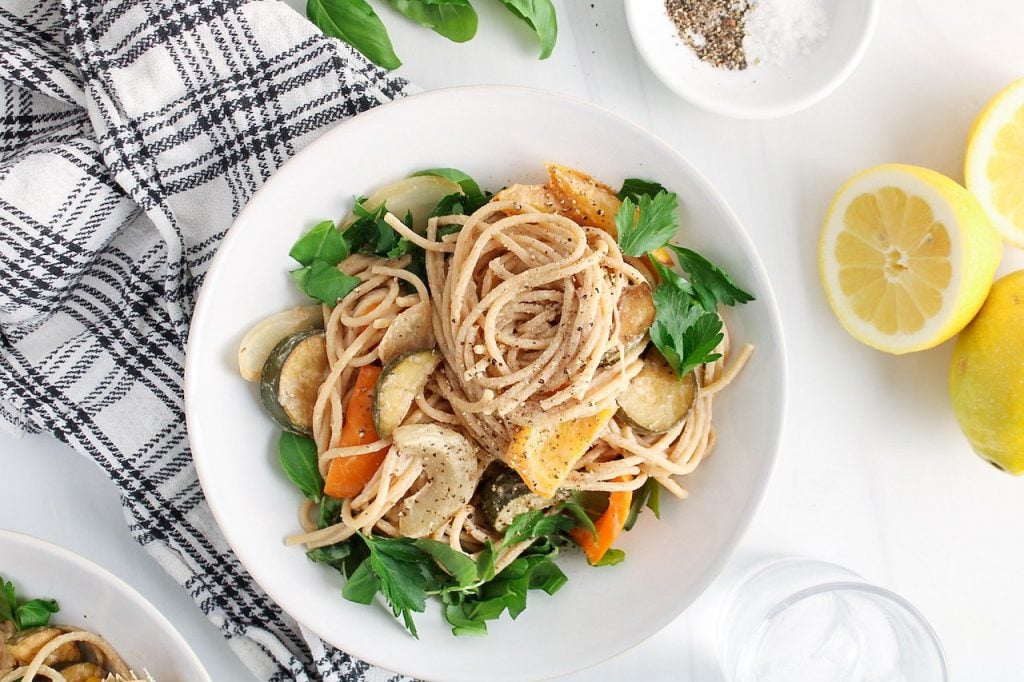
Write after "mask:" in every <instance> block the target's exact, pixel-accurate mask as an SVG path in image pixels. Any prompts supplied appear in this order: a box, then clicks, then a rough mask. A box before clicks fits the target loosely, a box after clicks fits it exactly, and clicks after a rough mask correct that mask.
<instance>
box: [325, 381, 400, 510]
mask: <svg viewBox="0 0 1024 682" xmlns="http://www.w3.org/2000/svg"><path fill="white" fill-rule="evenodd" d="M380 373H381V368H380V366H378V365H364V366H363V367H360V368H359V374H357V375H356V387H355V390H354V391H353V392H352V397H351V398H349V401H348V405H347V406H346V407H345V423H344V426H342V427H341V439H340V441H339V443H338V445H339V446H340V447H346V446H351V445H366V444H367V443H372V442H373V441H375V440H377V439H378V436H377V429H376V428H374V426H373V389H374V387H375V386H376V385H377V378H378V377H380ZM387 454H388V449H387V448H382V449H381V450H378V451H377V452H370V453H367V454H365V455H356V456H354V457H336V458H335V459H332V460H331V465H330V468H329V469H328V470H327V480H326V481H325V482H324V494H325V495H330V496H331V497H337V498H350V497H355V496H356V495H358V494H359V493H360V492H361V491H362V490H363V487H364V486H365V485H366V484H367V483H368V482H369V480H370V479H371V478H373V475H374V474H375V473H377V469H378V468H380V465H381V462H383V461H384V457H385V456H386V455H387Z"/></svg>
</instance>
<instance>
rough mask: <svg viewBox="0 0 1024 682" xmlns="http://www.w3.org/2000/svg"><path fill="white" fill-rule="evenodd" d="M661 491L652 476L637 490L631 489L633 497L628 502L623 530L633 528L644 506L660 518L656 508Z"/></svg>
mask: <svg viewBox="0 0 1024 682" xmlns="http://www.w3.org/2000/svg"><path fill="white" fill-rule="evenodd" d="M660 492H661V485H660V484H659V483H658V482H657V481H656V480H655V479H653V478H648V479H647V480H646V481H645V482H644V484H643V485H642V486H640V488H639V489H638V490H634V491H633V498H632V499H631V500H630V502H629V514H627V515H626V523H625V524H623V526H622V528H623V530H633V526H635V525H636V520H637V518H639V516H640V511H641V510H642V509H643V508H644V506H646V507H647V508H648V509H650V510H651V511H653V512H654V515H655V516H656V517H657V518H659V519H660V518H661V512H660V511H659V509H658V498H659V495H660Z"/></svg>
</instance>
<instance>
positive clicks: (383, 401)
mask: <svg viewBox="0 0 1024 682" xmlns="http://www.w3.org/2000/svg"><path fill="white" fill-rule="evenodd" d="M440 363H441V354H440V353H438V352H437V351H436V350H418V351H413V352H411V353H406V354H405V355H400V356H398V357H397V358H395V359H394V360H392V361H391V362H389V363H388V364H387V365H386V366H385V367H384V370H383V371H382V372H381V373H380V378H379V379H377V387H376V389H375V390H374V392H373V425H374V426H375V427H376V428H377V435H378V436H380V437H381V438H390V437H391V434H392V433H394V431H395V429H397V428H398V427H399V426H401V424H402V422H403V421H404V420H405V416H406V415H407V414H409V408H411V407H412V402H413V401H414V400H415V399H416V396H418V395H419V394H420V393H422V392H423V387H424V386H426V385H427V380H429V379H430V375H431V374H432V373H433V371H434V370H435V369H437V366H438V365H439V364H440Z"/></svg>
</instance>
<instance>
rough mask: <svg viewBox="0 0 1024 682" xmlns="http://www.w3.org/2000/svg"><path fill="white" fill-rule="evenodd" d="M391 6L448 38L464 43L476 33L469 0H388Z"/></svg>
mask: <svg viewBox="0 0 1024 682" xmlns="http://www.w3.org/2000/svg"><path fill="white" fill-rule="evenodd" d="M388 2H390V3H391V6H392V7H394V8H395V9H396V10H398V11H399V12H401V13H402V14H404V15H405V16H406V17H408V18H409V19H412V20H413V21H415V22H416V23H417V24H419V25H421V26H426V27H427V28H432V29H434V32H436V33H439V34H440V35H443V36H444V37H445V38H447V39H448V40H451V41H453V42H456V43H464V42H466V41H467V40H470V39H471V38H472V37H473V36H475V35H476V26H477V16H476V10H474V9H473V6H472V5H470V4H469V0H388Z"/></svg>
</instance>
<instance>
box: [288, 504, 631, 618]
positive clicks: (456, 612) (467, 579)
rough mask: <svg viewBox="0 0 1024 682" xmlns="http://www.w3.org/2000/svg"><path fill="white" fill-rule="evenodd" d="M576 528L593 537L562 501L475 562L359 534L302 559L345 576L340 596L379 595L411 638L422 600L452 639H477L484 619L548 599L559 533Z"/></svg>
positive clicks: (559, 580) (408, 541)
mask: <svg viewBox="0 0 1024 682" xmlns="http://www.w3.org/2000/svg"><path fill="white" fill-rule="evenodd" d="M584 519H585V520H584ZM577 525H583V526H584V527H587V528H589V529H591V531H592V532H596V531H594V524H593V522H592V521H591V520H590V519H589V518H588V517H587V515H586V512H584V511H583V509H582V507H580V506H579V505H578V504H576V503H575V502H563V503H562V504H560V505H558V506H557V507H555V508H553V509H551V510H535V511H531V512H526V513H523V514H520V515H519V516H517V517H516V518H515V519H514V520H513V522H512V524H511V525H510V526H509V528H508V529H507V530H506V531H505V534H504V536H503V538H502V540H501V542H499V543H498V544H497V545H492V544H491V543H489V542H488V543H487V544H486V545H485V546H484V548H483V550H481V552H480V553H479V554H478V556H477V557H476V559H475V560H474V559H473V558H471V557H469V556H467V555H465V554H463V553H461V552H458V551H456V550H453V549H452V548H451V547H449V546H448V545H447V544H444V543H441V542H436V541H434V540H430V539H427V538H419V539H412V538H382V537H375V536H372V535H364V534H358V535H355V536H353V537H352V538H350V539H348V540H346V541H344V542H341V543H338V544H336V545H331V546H329V547H321V548H318V549H314V550H310V551H309V552H307V556H309V558H310V560H312V561H315V562H319V563H324V564H327V565H329V566H332V567H334V568H335V569H337V570H339V571H341V572H342V573H344V574H345V576H346V577H347V579H346V581H345V585H344V587H343V589H342V596H344V597H345V598H346V599H348V600H350V601H354V602H358V603H361V604H369V603H371V602H372V601H373V599H374V597H376V595H377V594H381V595H383V597H384V600H385V601H386V602H387V603H388V605H389V606H390V607H391V610H392V612H393V613H394V615H395V617H396V618H401V619H402V622H403V623H404V624H405V626H406V628H408V630H409V632H411V633H412V634H413V636H416V635H417V633H416V625H415V623H414V621H413V614H414V613H422V612H423V610H424V608H425V605H426V598H427V597H428V596H438V597H440V599H441V600H442V602H443V604H444V607H445V617H446V618H447V619H448V622H449V623H450V624H451V625H452V632H453V633H454V634H456V635H469V634H475V635H479V634H486V632H487V621H488V620H494V619H495V618H498V617H500V616H501V615H502V614H503V613H505V612H506V611H507V612H508V613H509V614H510V615H511V616H512V617H513V618H515V617H516V616H518V615H519V614H520V613H522V611H523V610H524V609H525V608H526V594H527V592H528V591H529V590H531V589H539V590H543V591H545V592H547V593H548V594H554V593H555V592H556V591H557V590H558V589H559V588H560V587H561V586H562V585H563V584H564V583H565V581H566V578H565V574H564V573H562V571H561V569H559V568H558V567H557V566H556V565H555V563H554V561H553V559H554V557H555V556H557V554H558V546H559V545H562V544H564V543H565V542H566V535H565V534H566V533H567V532H568V531H569V530H570V529H572V528H574V527H576V526H577ZM527 540H533V541H534V542H533V544H532V545H531V546H530V547H529V548H527V549H526V551H525V552H524V553H523V554H522V555H521V556H519V557H517V558H516V559H515V560H514V561H513V562H512V563H510V564H509V565H508V566H506V567H505V569H504V570H502V571H501V572H500V573H498V572H497V571H496V566H495V562H496V561H497V557H498V554H499V552H500V551H501V550H502V549H504V548H506V547H508V546H510V545H514V544H517V543H519V542H524V541H527ZM619 560H621V558H620V559H619ZM616 563H617V561H616Z"/></svg>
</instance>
